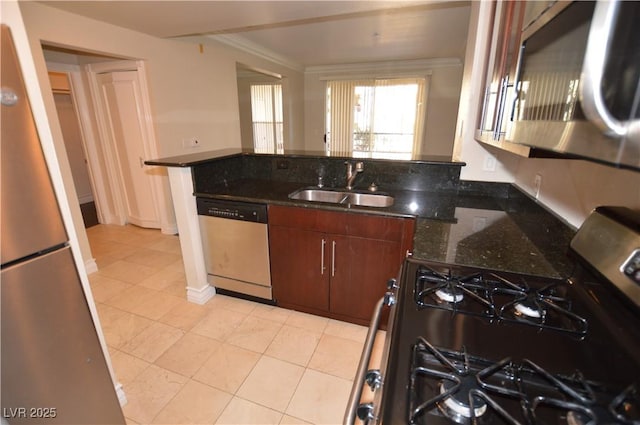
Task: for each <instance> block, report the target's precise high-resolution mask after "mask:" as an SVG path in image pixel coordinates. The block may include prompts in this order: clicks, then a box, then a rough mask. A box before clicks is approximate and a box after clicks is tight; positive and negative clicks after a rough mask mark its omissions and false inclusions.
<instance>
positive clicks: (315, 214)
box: [269, 205, 351, 235]
mask: <svg viewBox="0 0 640 425" xmlns="http://www.w3.org/2000/svg"><path fill="white" fill-rule="evenodd" d="M350 215H351V214H346V213H341V212H334V211H323V210H317V209H312V208H299V207H282V206H278V205H270V206H269V225H271V226H287V227H295V228H297V229H303V230H314V231H318V232H324V233H334V234H336V235H346V234H347V229H348V217H349V216H350Z"/></svg>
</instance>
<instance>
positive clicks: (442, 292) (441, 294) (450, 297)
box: [435, 287, 464, 303]
mask: <svg viewBox="0 0 640 425" xmlns="http://www.w3.org/2000/svg"><path fill="white" fill-rule="evenodd" d="M435 294H436V296H437V297H438V299H440V300H442V301H446V302H448V303H459V302H460V301H462V300H463V299H464V295H463V293H462V291H461V290H459V289H457V288H455V287H453V288H440V289H438V290H437V291H436V292H435Z"/></svg>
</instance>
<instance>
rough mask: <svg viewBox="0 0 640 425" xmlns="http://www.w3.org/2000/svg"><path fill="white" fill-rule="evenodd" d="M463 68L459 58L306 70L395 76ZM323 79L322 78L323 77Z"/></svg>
mask: <svg viewBox="0 0 640 425" xmlns="http://www.w3.org/2000/svg"><path fill="white" fill-rule="evenodd" d="M458 66H462V61H461V60H460V59H459V58H436V59H413V60H397V61H381V62H362V63H347V64H338V65H320V66H310V67H307V68H306V69H305V73H306V74H324V75H327V76H334V75H337V74H384V73H389V74H393V75H398V74H406V73H416V72H419V73H422V74H424V73H427V74H430V73H431V72H430V70H432V69H434V68H450V67H458ZM321 78H322V77H321Z"/></svg>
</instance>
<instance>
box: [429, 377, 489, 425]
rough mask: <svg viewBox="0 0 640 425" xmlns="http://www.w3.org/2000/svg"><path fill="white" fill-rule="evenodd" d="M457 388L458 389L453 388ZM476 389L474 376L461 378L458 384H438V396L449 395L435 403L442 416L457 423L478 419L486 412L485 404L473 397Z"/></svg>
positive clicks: (449, 382)
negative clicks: (473, 418) (471, 399)
mask: <svg viewBox="0 0 640 425" xmlns="http://www.w3.org/2000/svg"><path fill="white" fill-rule="evenodd" d="M456 385H457V386H459V388H455V387H456ZM477 388H478V383H477V381H476V376H475V375H467V376H464V377H462V379H461V380H460V383H459V384H456V383H453V382H452V381H448V380H443V381H442V382H441V383H440V394H451V395H450V396H449V397H447V398H445V399H444V400H443V401H442V402H440V403H436V404H437V406H438V409H439V410H440V412H442V414H443V415H444V416H446V417H448V418H451V419H453V420H454V421H455V422H457V423H465V422H466V421H467V419H470V418H472V417H476V418H477V417H480V416H482V415H484V414H485V413H486V412H487V403H485V402H484V400H482V399H481V398H479V397H477V396H474V395H473V390H474V389H477ZM470 398H473V413H471V403H470V401H469V400H470Z"/></svg>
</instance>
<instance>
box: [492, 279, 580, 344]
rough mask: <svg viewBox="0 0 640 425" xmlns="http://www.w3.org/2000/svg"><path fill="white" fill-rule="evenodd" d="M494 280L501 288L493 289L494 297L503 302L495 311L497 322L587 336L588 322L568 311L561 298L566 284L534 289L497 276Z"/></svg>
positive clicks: (556, 283)
mask: <svg viewBox="0 0 640 425" xmlns="http://www.w3.org/2000/svg"><path fill="white" fill-rule="evenodd" d="M496 277H497V278H498V279H500V281H501V282H502V284H503V286H502V287H501V288H496V290H495V291H494V292H493V295H494V298H496V299H498V300H502V299H504V300H505V303H504V304H503V305H502V306H501V307H500V308H499V309H498V318H499V319H500V320H504V321H508V322H517V323H523V324H526V325H531V326H537V327H539V328H541V329H554V330H557V331H563V332H569V333H573V334H576V335H581V336H584V335H585V334H586V333H587V321H586V320H585V319H584V318H582V317H580V316H578V315H577V314H575V313H573V312H572V311H571V301H570V300H569V299H567V298H566V297H565V296H564V294H565V292H566V285H567V283H566V282H564V281H558V282H553V283H551V284H548V285H546V286H544V287H542V288H540V289H533V288H530V287H529V286H528V285H527V284H526V283H522V284H520V285H517V284H515V283H512V282H510V281H509V280H507V279H504V278H502V277H500V276H496Z"/></svg>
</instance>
